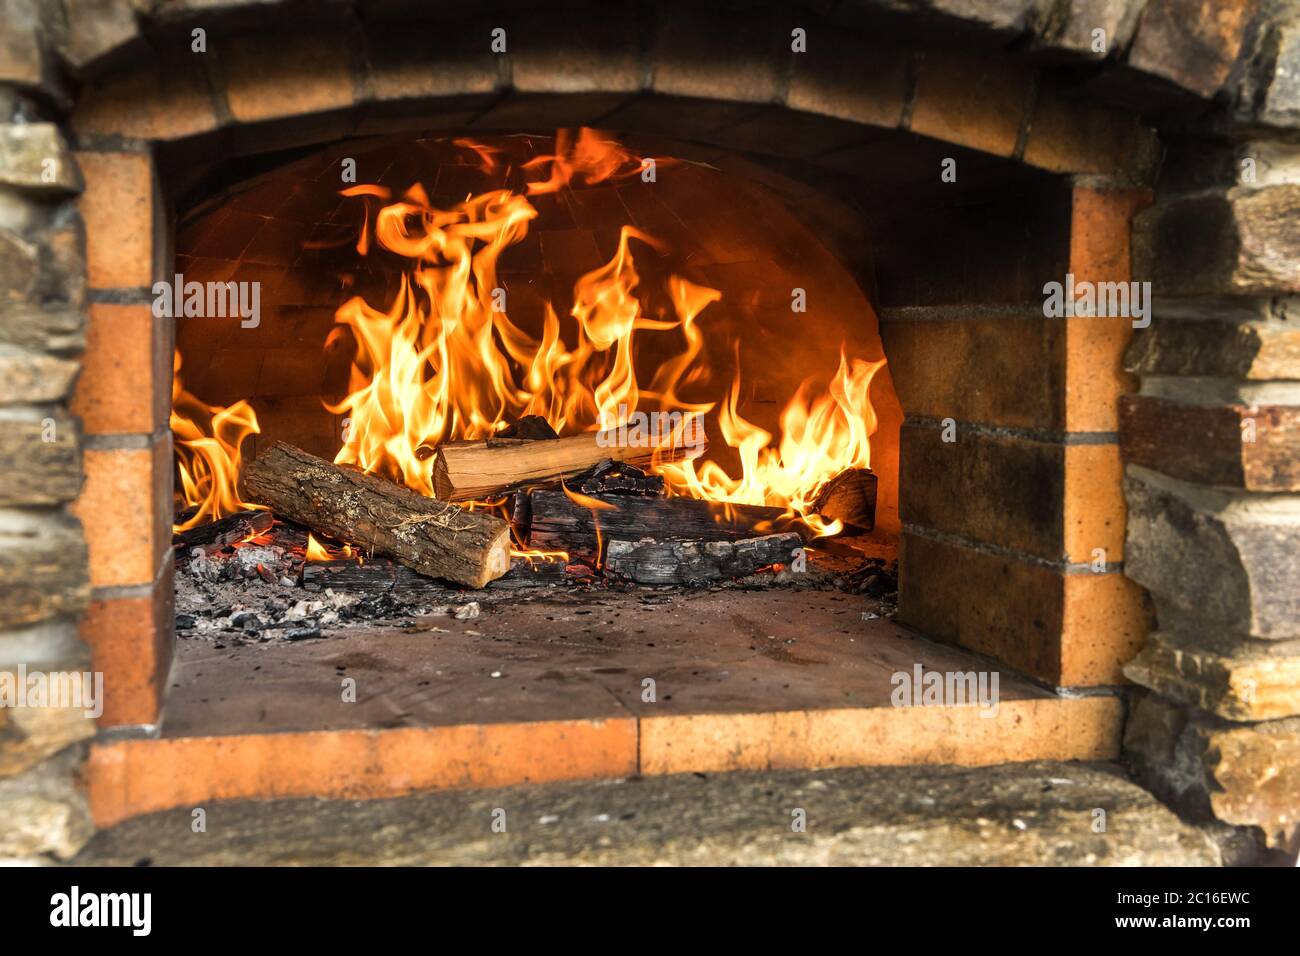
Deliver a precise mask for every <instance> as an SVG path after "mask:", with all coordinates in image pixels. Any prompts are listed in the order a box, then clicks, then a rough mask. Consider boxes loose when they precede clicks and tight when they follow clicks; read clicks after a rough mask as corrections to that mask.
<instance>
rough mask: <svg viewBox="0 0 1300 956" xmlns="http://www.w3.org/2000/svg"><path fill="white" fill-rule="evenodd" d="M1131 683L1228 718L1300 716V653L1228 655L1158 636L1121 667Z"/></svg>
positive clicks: (1244, 651)
mask: <svg viewBox="0 0 1300 956" xmlns="http://www.w3.org/2000/svg"><path fill="white" fill-rule="evenodd" d="M1124 676H1126V677H1127V678H1128V679H1129V680H1131V681H1133V682H1134V683H1135V684H1141V685H1142V686H1143V687H1146V688H1149V689H1150V690H1154V691H1156V692H1158V693H1161V694H1164V695H1165V696H1167V697H1172V698H1174V699H1175V700H1178V701H1181V702H1182V703H1185V704H1189V705H1191V706H1193V707H1199V708H1201V709H1202V710H1208V711H1211V712H1212V713H1215V714H1218V715H1219V716H1220V717H1224V718H1226V719H1228V720H1237V721H1246V720H1273V719H1276V718H1279V717H1291V716H1295V715H1297V714H1300V651H1297V652H1293V653H1292V654H1290V655H1278V654H1274V653H1270V652H1269V651H1268V650H1266V649H1258V648H1250V649H1242V650H1239V651H1238V652H1237V653H1235V654H1232V655H1225V654H1221V653H1217V652H1215V651H1213V650H1207V649H1203V648H1198V647H1189V646H1185V645H1183V644H1181V643H1177V642H1176V641H1175V639H1173V638H1172V637H1171V636H1170V635H1166V634H1164V633H1162V632H1156V633H1154V634H1152V635H1150V636H1149V637H1148V638H1147V643H1146V646H1145V647H1143V648H1142V651H1141V653H1140V654H1138V656H1137V657H1135V658H1134V659H1133V660H1131V661H1129V663H1128V664H1126V665H1124Z"/></svg>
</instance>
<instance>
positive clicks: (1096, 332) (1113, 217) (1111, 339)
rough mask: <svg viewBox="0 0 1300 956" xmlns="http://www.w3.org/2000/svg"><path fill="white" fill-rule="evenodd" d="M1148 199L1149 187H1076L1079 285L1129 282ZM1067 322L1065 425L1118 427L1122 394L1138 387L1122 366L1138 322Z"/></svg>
mask: <svg viewBox="0 0 1300 956" xmlns="http://www.w3.org/2000/svg"><path fill="white" fill-rule="evenodd" d="M1149 202H1150V194H1149V193H1148V192H1147V191H1146V190H1110V191H1102V190H1094V189H1076V190H1075V191H1074V200H1073V219H1072V221H1071V227H1070V267H1069V271H1070V272H1071V273H1072V274H1073V275H1074V279H1075V282H1076V283H1077V282H1082V281H1087V282H1128V281H1129V279H1130V267H1129V234H1130V230H1131V223H1132V220H1133V216H1134V215H1135V214H1136V213H1137V211H1138V210H1139V209H1141V208H1142V207H1143V206H1145V205H1146V204H1148V203H1149ZM1064 278H1065V277H1064V276H1062V277H1060V279H1059V280H1057V281H1064ZM1137 278H1138V279H1139V280H1140V279H1141V277H1140V276H1138V277H1137ZM1063 321H1064V322H1065V323H1066V331H1065V337H1066V350H1065V421H1066V428H1067V429H1069V430H1070V431H1104V432H1113V431H1117V430H1118V429H1119V397H1120V396H1121V395H1123V394H1125V393H1126V392H1131V391H1133V390H1135V388H1136V387H1137V381H1136V379H1135V378H1134V377H1133V376H1132V375H1129V374H1128V373H1126V372H1125V371H1124V369H1123V359H1124V350H1125V349H1126V348H1127V347H1128V343H1129V339H1130V338H1131V337H1132V334H1133V320H1132V319H1130V318H1124V317H1110V318H1107V317H1089V316H1077V317H1075V318H1070V319H1065V320H1063Z"/></svg>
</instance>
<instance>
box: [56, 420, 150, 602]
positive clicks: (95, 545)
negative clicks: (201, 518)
mask: <svg viewBox="0 0 1300 956" xmlns="http://www.w3.org/2000/svg"><path fill="white" fill-rule="evenodd" d="M85 468H86V484H85V488H84V489H83V490H82V493H81V497H80V498H78V499H77V503H76V505H75V506H74V507H73V512H74V513H75V514H76V515H77V517H79V518H80V519H81V523H82V525H83V527H84V528H85V531H86V542H87V544H88V546H89V549H90V581H91V584H92V585H94V586H95V587H97V588H102V587H117V586H126V585H136V584H147V585H152V584H153V582H154V578H155V577H156V575H157V573H158V569H159V568H160V567H161V565H162V557H163V555H164V554H165V553H166V552H167V549H168V548H170V547H171V515H172V495H171V485H172V460H171V438H170V436H167V437H166V438H164V439H163V440H161V441H159V442H157V443H156V444H155V445H154V447H153V448H115V449H87V451H86V453H85Z"/></svg>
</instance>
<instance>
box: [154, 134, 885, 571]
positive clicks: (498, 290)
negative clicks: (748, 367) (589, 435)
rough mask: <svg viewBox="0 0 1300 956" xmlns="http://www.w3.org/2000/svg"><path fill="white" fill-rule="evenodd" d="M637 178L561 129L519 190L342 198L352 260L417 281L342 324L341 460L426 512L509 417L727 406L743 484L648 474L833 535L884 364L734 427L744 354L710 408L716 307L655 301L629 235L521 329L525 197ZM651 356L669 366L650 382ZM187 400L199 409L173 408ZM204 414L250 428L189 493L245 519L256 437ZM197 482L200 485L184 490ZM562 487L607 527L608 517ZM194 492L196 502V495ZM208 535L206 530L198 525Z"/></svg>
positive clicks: (676, 470)
mask: <svg viewBox="0 0 1300 956" xmlns="http://www.w3.org/2000/svg"><path fill="white" fill-rule="evenodd" d="M453 142H454V145H456V146H457V147H459V148H461V149H464V150H467V151H468V152H469V153H471V154H472V155H474V156H475V157H477V159H478V161H479V168H480V169H481V170H482V171H483V172H485V173H487V172H499V173H501V174H502V175H503V176H507V177H508V175H509V174H510V172H511V170H510V169H509V168H507V167H506V166H505V164H504V163H503V162H502V161H501V160H500V159H499V157H500V156H502V155H504V153H505V151H503V150H498V149H496V148H494V147H492V146H490V145H486V144H482V143H479V142H477V141H473V140H467V139H461V140H455V141H453ZM661 162H662V161H661ZM642 168H644V164H643V161H642V160H641V158H640V157H638V156H636V155H634V154H633V153H631V152H629V151H628V150H626V149H624V148H623V147H622V146H620V145H619V144H618V143H616V142H613V141H612V140H610V139H608V138H606V137H604V136H602V134H599V133H597V132H595V131H593V130H590V129H581V130H578V131H576V132H570V131H566V130H561V131H560V132H559V133H557V136H556V139H555V152H554V154H553V155H547V156H539V157H536V158H534V159H532V160H529V161H528V162H526V163H525V164H524V165H523V175H524V185H523V187H521V188H522V191H513V190H511V189H506V188H502V189H493V190H488V191H486V192H483V193H480V194H478V195H471V196H468V197H467V198H466V199H465V200H464V201H463V202H460V203H457V204H454V205H452V206H451V208H438V207H436V206H434V205H433V204H432V202H431V201H430V200H429V198H428V195H427V194H426V192H425V190H424V188H423V187H422V186H420V185H414V186H412V187H411V188H409V189H408V190H407V191H406V192H405V193H404V194H402V195H401V196H400V197H398V198H397V199H396V200H393V199H392V196H391V193H390V191H389V190H388V189H387V188H385V187H382V186H378V185H357V186H352V187H350V188H348V189H345V190H343V191H342V192H341V194H342V195H343V196H348V197H354V198H356V199H358V200H359V201H360V202H361V203H362V204H364V206H365V210H364V212H365V217H364V222H363V224H362V226H361V229H360V233H359V238H358V242H357V250H358V252H359V253H360V254H361V255H367V254H369V253H370V252H371V251H372V249H375V248H378V249H382V250H384V251H386V252H388V253H392V254H395V255H397V256H400V257H403V258H404V259H405V260H406V261H407V267H406V271H405V274H404V275H403V277H402V280H401V283H400V286H399V288H398V290H397V292H396V294H395V296H394V297H393V299H392V301H391V302H390V303H388V304H387V305H386V306H384V307H376V305H372V304H371V303H369V302H367V301H366V300H365V299H364V298H362V297H361V296H354V297H352V298H351V299H349V300H348V301H347V302H345V303H344V304H343V305H342V306H341V307H340V308H339V309H338V310H337V312H336V313H335V323H336V325H335V328H334V329H333V331H332V332H331V334H330V336H329V338H328V339H327V343H326V344H327V347H328V346H330V345H333V344H339V345H345V346H350V348H351V349H352V367H351V374H350V380H349V384H348V390H347V393H346V394H345V396H344V397H343V398H342V399H341V400H339V401H338V402H337V403H333V404H331V403H326V407H327V408H328V409H329V410H330V411H331V412H333V413H335V414H338V415H342V416H346V418H347V419H349V420H350V427H348V428H347V429H345V435H346V440H345V443H344V445H343V447H342V448H341V449H340V450H339V452H338V454H337V455H336V457H335V459H334V460H335V462H336V463H339V464H348V465H355V466H357V467H359V468H361V469H362V470H364V471H366V472H368V473H376V474H381V475H384V476H386V477H388V478H390V479H392V480H394V481H397V482H400V483H402V484H405V485H406V486H408V487H410V488H412V489H414V490H416V491H418V492H420V493H421V494H424V495H428V496H430V497H432V496H433V493H434V492H433V483H432V474H431V471H432V469H431V459H432V456H433V453H434V451H435V449H436V448H437V446H438V445H439V444H440V443H442V442H444V441H449V440H463V439H481V438H486V437H489V436H491V435H493V434H494V433H496V432H497V431H499V430H500V429H501V428H503V427H504V426H505V425H506V424H507V423H508V422H509V421H510V420H512V419H515V418H519V417H523V416H525V415H539V416H542V417H543V418H545V420H546V421H547V422H548V423H549V424H550V425H551V427H552V428H553V429H554V430H555V431H556V432H557V433H558V434H573V433H576V432H583V431H592V430H595V429H597V428H603V429H610V428H617V427H618V426H620V425H621V424H623V423H625V421H626V420H627V418H626V417H627V416H628V415H631V414H632V413H633V412H636V411H637V410H638V407H639V406H642V405H644V406H645V407H646V408H647V409H650V410H654V411H659V412H682V413H684V414H683V415H682V416H681V423H682V424H681V426H680V427H683V428H689V427H698V425H699V421H700V418H701V417H702V416H703V415H704V414H706V413H709V412H712V411H713V410H714V409H717V415H718V424H719V429H720V431H721V433H722V439H723V440H724V441H725V444H726V445H728V446H730V447H731V448H733V449H735V450H736V452H737V454H738V457H739V460H740V476H739V477H732V476H731V475H730V474H728V473H727V472H726V471H725V470H724V469H723V468H722V467H721V466H720V465H719V464H717V463H716V462H713V461H709V460H707V459H703V460H690V459H687V460H682V461H679V462H673V463H667V462H655V463H654V464H653V465H652V468H653V470H655V471H656V472H657V473H659V474H661V475H663V477H664V478H665V484H666V486H667V488H668V490H669V492H670V493H672V494H678V495H690V496H693V497H696V498H701V499H704V500H707V501H713V502H717V503H719V504H720V505H721V506H722V508H721V509H720V510H726V506H728V505H730V504H757V505H769V506H776V507H779V508H782V509H783V510H784V511H785V512H786V513H787V514H789V515H791V516H793V517H795V518H798V519H799V520H802V521H803V522H804V523H805V524H807V525H808V526H809V527H810V528H812V529H813V530H814V531H815V532H818V533H825V534H833V533H836V532H838V531H839V530H840V524H839V522H827V521H825V520H824V519H822V518H820V517H818V516H817V515H816V514H815V513H814V512H813V508H814V502H815V500H816V497H817V494H818V492H819V491H820V490H821V488H822V486H823V485H824V484H825V483H826V482H827V481H829V480H830V479H831V478H833V477H834V476H835V475H837V474H839V473H840V472H841V471H843V470H845V469H848V468H866V467H869V465H870V461H871V449H870V437H871V435H872V434H873V433H874V432H875V430H876V426H877V422H876V416H875V413H874V411H873V409H872V406H871V402H870V399H869V395H868V393H869V390H870V387H871V382H872V378H873V376H874V375H875V374H876V372H878V371H879V370H880V368H881V367H882V366H883V365H884V361H883V360H881V361H864V360H862V359H859V358H853V359H850V358H849V357H848V355H846V354H845V353H844V351H843V349H842V350H841V355H840V362H839V368H838V370H837V372H836V373H835V374H834V376H833V377H832V378H831V379H830V381H829V382H818V381H814V380H808V381H805V382H804V383H803V385H802V386H801V387H800V388H799V390H798V391H797V392H796V394H795V395H794V397H793V398H792V399H791V400H790V402H789V403H788V404H787V405H786V407H785V408H784V410H783V411H782V413H781V415H780V435H779V437H778V436H774V435H773V434H772V433H771V432H769V431H767V430H765V429H764V428H762V427H760V426H758V425H756V424H754V423H753V422H751V421H749V420H747V419H746V418H745V417H744V416H743V415H742V414H741V412H740V406H741V384H742V377H741V361H740V349H739V342H735V343H733V345H734V347H735V350H736V369H737V371H736V375H735V377H734V380H733V381H732V383H731V387H730V389H729V390H728V392H727V394H726V395H723V396H716V397H715V400H704V399H708V398H710V393H709V389H710V387H712V385H713V383H712V382H711V381H710V377H709V364H708V361H707V358H708V357H707V354H706V348H705V335H704V332H703V330H702V328H701V325H700V322H701V317H702V316H704V317H705V318H706V319H707V311H706V310H707V309H708V307H709V306H710V305H711V304H713V303H715V302H717V301H719V300H720V299H721V297H722V296H721V293H720V292H718V291H717V290H715V289H710V288H706V287H704V286H701V285H697V284H695V283H692V282H690V281H688V280H687V279H685V278H682V277H680V276H671V277H669V278H668V279H667V281H666V288H665V289H655V288H647V287H646V284H645V281H644V280H643V278H642V276H641V275H640V274H639V272H638V270H637V266H636V256H638V255H644V252H643V251H642V250H644V249H649V250H651V251H655V252H663V251H665V248H664V246H663V244H662V243H661V242H659V240H657V239H656V238H654V237H653V236H651V235H649V234H647V233H645V232H643V231H641V230H639V229H636V228H634V227H632V226H624V227H623V229H622V230H621V232H620V234H619V239H618V245H617V248H616V249H615V250H614V252H613V255H612V257H611V258H610V260H609V261H608V262H607V263H605V264H604V265H602V266H600V267H599V268H596V269H594V270H592V271H590V272H588V273H587V274H585V275H583V276H581V277H580V278H579V279H578V280H577V282H576V283H575V285H574V288H573V297H572V302H573V305H572V307H571V308H570V309H569V310H568V312H567V313H564V314H562V315H561V314H560V313H558V312H557V310H556V308H555V307H554V306H553V304H551V303H546V304H545V305H544V308H543V311H542V317H541V318H542V322H541V328H540V332H539V331H538V330H537V329H532V330H527V329H525V328H522V327H521V326H519V325H518V324H516V322H515V321H513V320H512V319H511V316H510V309H509V301H508V293H507V290H506V289H505V288H503V286H502V285H501V283H500V281H499V279H498V274H497V268H498V262H499V260H500V257H501V255H502V254H503V253H504V252H505V251H506V250H507V249H509V248H510V247H511V246H513V245H515V244H517V243H520V242H522V241H523V240H524V239H525V238H526V237H527V235H528V230H529V228H530V223H531V222H532V220H533V219H535V218H536V217H537V216H538V211H537V208H536V207H535V206H534V205H533V203H532V202H531V201H530V197H536V196H542V195H545V194H548V193H556V192H559V191H560V190H563V189H575V188H582V187H586V186H590V185H593V184H597V183H606V182H610V181H616V180H618V179H621V178H624V177H627V176H632V175H635V174H636V172H637V170H639V169H642ZM664 291H666V292H667V295H666V297H665V296H663V295H662V294H661V293H662V292H664ZM656 296H657V298H656ZM651 301H658V302H661V303H662V302H666V305H660V306H656V310H655V311H654V312H653V313H650V312H648V309H647V306H646V304H645V303H646V302H651ZM638 355H640V356H641V358H640V360H639V361H638ZM648 355H656V356H667V357H666V358H663V359H662V360H661V361H659V362H658V364H657V365H656V366H655V367H653V368H649V367H648V365H649V360H648V359H647V358H646V356H648ZM178 361H179V360H178ZM178 367H179V365H178ZM177 388H178V389H179V380H178V385H177ZM177 394H178V395H182V396H183V395H184V393H183V392H178V393H177ZM183 400H188V401H192V397H186V399H177V401H183ZM199 407H200V408H206V406H201V405H200V406H199ZM178 408H179V406H178ZM209 412H210V413H211V414H213V415H216V414H217V413H221V414H223V415H225V418H224V419H223V420H222V421H223V422H225V423H227V427H229V425H230V424H234V425H239V423H243V427H244V428H246V431H244V432H243V433H239V432H238V431H236V432H235V433H229V432H227V431H222V430H221V429H220V428H217V429H216V431H217V435H218V438H217V442H216V443H217V444H219V445H221V444H222V438H234V439H235V441H234V444H233V446H229V441H228V440H227V441H226V442H225V445H224V446H223V447H225V446H229V449H228V454H227V457H226V458H225V459H223V462H222V463H219V464H217V465H211V466H208V467H207V471H206V472H195V471H194V470H189V471H187V470H186V468H185V466H184V465H183V466H182V472H183V474H184V477H183V479H182V481H183V483H185V482H189V483H190V484H193V485H194V486H195V487H194V490H193V495H194V496H195V497H198V498H199V499H203V498H204V496H203V495H200V494H199V488H200V482H199V478H201V477H202V475H203V474H217V475H218V476H219V480H218V481H217V482H216V487H217V488H221V489H225V493H226V494H227V496H228V497H227V498H221V499H220V501H219V502H217V503H214V504H213V505H211V506H210V507H209V509H208V513H209V514H213V515H215V514H217V513H220V512H221V509H223V508H224V509H226V510H234V508H236V507H249V506H248V505H246V504H244V503H242V502H240V501H239V500H238V498H237V495H236V494H235V492H234V485H233V480H232V476H234V475H236V474H237V473H238V465H239V458H238V440H239V439H242V437H244V435H245V434H247V432H248V431H256V430H257V425H256V419H255V418H254V417H252V411H251V409H249V408H248V407H247V405H246V403H242V402H241V403H237V404H236V405H234V406H231V408H230V409H225V410H220V409H211V410H209ZM191 417H192V416H191ZM178 419H179V420H180V422H181V425H179V426H178V425H177V422H178ZM214 422H215V419H214ZM187 424H188V426H189V427H191V428H193V426H192V423H187V422H186V421H185V420H184V418H182V417H181V416H180V415H178V414H174V415H173V427H174V428H183V427H186V426H187ZM214 427H215V426H214ZM202 437H203V436H202V435H201V434H195V435H193V436H190V435H188V434H186V435H182V432H181V431H179V430H178V432H177V447H178V455H179V454H180V453H181V449H182V448H185V449H187V454H188V455H189V456H190V457H189V458H187V459H185V461H187V462H188V461H190V460H193V458H194V455H195V452H194V451H190V450H189V449H190V448H191V446H192V444H193V442H194V441H196V440H198V439H199V438H202ZM677 437H678V438H679V439H681V438H683V437H684V436H683V435H682V434H681V433H679V434H678V435H677ZM716 445H717V443H716V441H715V447H716ZM204 460H206V459H204ZM223 469H224V470H223ZM191 474H198V476H199V477H196V478H194V479H190V478H189V476H190V475H191ZM209 484H211V482H209ZM565 490H566V492H567V493H569V494H570V497H571V498H574V500H575V501H579V503H580V504H582V505H583V506H584V507H591V508H592V511H593V515H594V516H595V517H597V518H598V517H599V511H600V510H601V502H599V501H596V500H594V499H589V498H587V497H586V496H582V495H577V493H575V492H571V491H569V489H567V488H566V489H565ZM186 493H187V500H190V496H191V490H190V489H189V488H188V487H187V492H186ZM209 494H214V495H215V494H217V492H210V493H209ZM580 499H585V500H580ZM503 504H504V503H503V502H489V503H480V506H481V507H485V508H494V509H495V508H500V507H503ZM200 520H203V518H202V516H201V515H200V516H196V518H195V519H193V521H192V522H191V524H193V523H198V521H200ZM597 534H598V535H599V534H600V528H599V521H597ZM311 544H312V543H311V542H309V549H308V550H309V557H312V547H311ZM316 547H317V549H318V550H319V551H321V552H324V553H325V554H327V555H328V551H327V549H324V548H322V547H320V546H319V544H316ZM512 553H513V554H514V555H515V556H516V557H521V558H530V559H533V558H539V557H543V556H545V555H547V554H548V553H545V552H535V551H530V550H529V549H527V548H524V547H522V546H520V545H519V544H516V547H515V549H514V550H513V552H512ZM551 554H552V555H558V554H562V552H561V553H551ZM313 559H315V558H313ZM564 560H567V555H564Z"/></svg>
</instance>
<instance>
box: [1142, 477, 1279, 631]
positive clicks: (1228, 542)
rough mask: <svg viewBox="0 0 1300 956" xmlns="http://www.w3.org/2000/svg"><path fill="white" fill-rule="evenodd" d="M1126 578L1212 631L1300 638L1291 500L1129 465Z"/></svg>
mask: <svg viewBox="0 0 1300 956" xmlns="http://www.w3.org/2000/svg"><path fill="white" fill-rule="evenodd" d="M1124 493H1125V497H1126V499H1127V501H1128V537H1127V541H1126V544H1125V558H1124V573H1125V574H1127V575H1128V576H1129V577H1130V578H1132V579H1133V580H1134V581H1136V582H1137V583H1139V584H1141V585H1142V586H1143V587H1145V588H1147V589H1148V590H1149V591H1152V592H1153V593H1155V594H1157V595H1159V596H1160V597H1161V598H1163V599H1164V600H1165V601H1167V602H1169V604H1171V605H1172V606H1173V607H1174V608H1176V609H1177V610H1178V611H1180V612H1182V613H1184V614H1194V615H1197V616H1199V617H1200V618H1201V619H1202V620H1203V621H1204V622H1205V624H1206V626H1209V625H1211V624H1217V625H1218V626H1219V627H1220V628H1222V629H1224V630H1227V631H1229V632H1231V633H1235V634H1249V635H1252V636H1256V637H1260V638H1265V639H1274V640H1276V639H1282V638H1290V637H1295V636H1300V624H1298V623H1297V622H1300V548H1297V547H1296V542H1297V540H1300V519H1298V518H1297V508H1296V507H1295V501H1294V499H1293V498H1291V497H1288V496H1271V497H1267V498H1261V497H1259V496H1251V495H1250V494H1249V493H1241V492H1238V493H1228V492H1225V491H1221V490H1216V489H1212V488H1205V487H1201V486H1198V485H1190V484H1187V483H1185V482H1180V481H1177V480H1175V479H1173V478H1168V477H1165V476H1163V475H1160V474H1157V473H1156V472H1153V471H1151V470H1149V469H1146V468H1142V467H1140V466H1137V465H1130V466H1129V467H1128V469H1127V474H1126V475H1125V479H1124Z"/></svg>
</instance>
